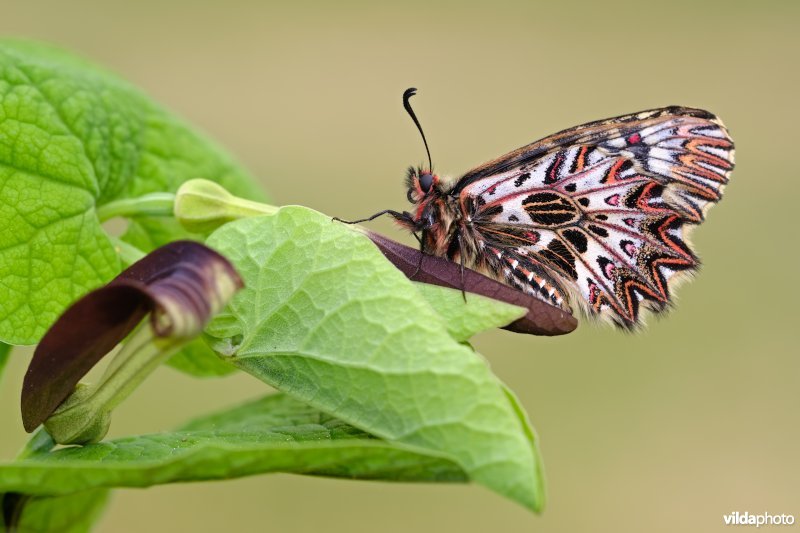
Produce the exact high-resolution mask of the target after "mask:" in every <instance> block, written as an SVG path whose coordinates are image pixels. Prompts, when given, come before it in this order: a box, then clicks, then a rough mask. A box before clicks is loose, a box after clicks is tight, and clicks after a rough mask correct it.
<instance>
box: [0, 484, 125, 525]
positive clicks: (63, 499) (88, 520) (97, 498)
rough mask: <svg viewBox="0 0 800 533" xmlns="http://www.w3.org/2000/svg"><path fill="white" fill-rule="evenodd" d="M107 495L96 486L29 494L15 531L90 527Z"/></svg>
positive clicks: (100, 511) (103, 504)
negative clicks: (71, 491)
mask: <svg viewBox="0 0 800 533" xmlns="http://www.w3.org/2000/svg"><path fill="white" fill-rule="evenodd" d="M0 496H1V495H0ZM108 496H109V491H108V490H106V489H94V490H87V491H83V492H78V493H76V494H70V495H68V496H43V497H33V498H26V500H25V502H24V506H23V508H22V514H21V516H20V518H19V521H18V522H17V529H16V531H18V532H19V533H84V532H87V531H91V529H92V526H93V525H94V523H95V521H96V520H97V519H98V518H99V517H100V515H101V514H102V512H103V509H104V508H105V506H106V503H107V502H108ZM4 531H6V530H5V529H4V528H3V526H2V524H0V532H4Z"/></svg>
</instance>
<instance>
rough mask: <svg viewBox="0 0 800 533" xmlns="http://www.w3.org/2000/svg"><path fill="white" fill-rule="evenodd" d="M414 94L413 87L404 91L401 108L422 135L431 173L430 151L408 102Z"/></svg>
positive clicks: (415, 92) (415, 91)
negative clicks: (404, 109)
mask: <svg viewBox="0 0 800 533" xmlns="http://www.w3.org/2000/svg"><path fill="white" fill-rule="evenodd" d="M415 94H417V89H415V88H414V87H411V88H409V89H406V92H404V93H403V107H405V108H406V111H407V112H408V114H409V115H411V120H413V121H414V124H416V125H417V129H418V130H419V133H420V135H422V142H423V143H425V151H426V152H427V153H428V168H429V169H430V170H431V172H433V162H432V161H431V151H430V150H429V149H428V141H427V139H425V132H424V131H422V126H421V125H420V123H419V120H417V115H416V114H415V113H414V110H413V109H411V104H410V103H409V100H410V99H411V97H412V96H414V95H415Z"/></svg>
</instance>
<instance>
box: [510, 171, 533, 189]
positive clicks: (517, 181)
mask: <svg viewBox="0 0 800 533" xmlns="http://www.w3.org/2000/svg"><path fill="white" fill-rule="evenodd" d="M530 178H531V173H530V172H526V173H525V174H521V175H520V176H519V177H518V178H517V179H515V180H514V187H521V186H522V184H523V183H525V182H526V181H528V180H529V179H530Z"/></svg>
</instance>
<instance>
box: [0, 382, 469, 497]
mask: <svg viewBox="0 0 800 533" xmlns="http://www.w3.org/2000/svg"><path fill="white" fill-rule="evenodd" d="M265 472H289V473H298V474H313V475H323V476H335V477H346V478H358V479H382V480H394V481H449V482H459V481H465V480H466V476H465V475H464V473H463V471H462V470H461V469H459V468H458V466H457V465H455V464H454V463H453V462H451V461H448V460H447V459H446V458H442V457H440V456H437V455H436V454H430V453H428V454H426V453H422V452H420V451H418V450H410V449H407V448H404V447H402V446H398V445H396V444H392V443H390V442H385V441H382V440H379V439H376V438H374V437H373V436H371V435H369V434H367V433H364V432H363V431H361V430H358V429H356V428H354V427H351V426H349V425H347V424H345V423H344V422H342V421H341V420H337V419H335V418H333V417H331V416H329V415H327V414H324V413H320V412H319V411H317V410H315V409H313V408H312V407H309V406H308V405H304V404H302V403H300V402H297V401H296V400H293V399H291V398H289V397H287V396H285V395H282V394H274V395H270V396H267V397H265V398H263V399H261V400H257V401H254V402H251V403H249V404H246V405H244V406H241V407H237V408H234V409H229V410H226V411H223V412H221V413H217V414H214V415H211V416H207V417H203V418H201V419H198V420H195V421H194V422H192V423H190V424H188V425H186V426H185V427H183V428H182V429H180V430H178V431H175V432H172V433H159V434H153V435H142V436H136V437H128V438H121V439H116V440H111V441H107V442H101V443H97V444H89V445H86V446H82V447H68V448H61V449H58V450H55V451H52V452H43V453H33V454H31V455H29V456H27V457H26V458H24V459H22V460H18V461H15V462H12V463H6V464H0V492H18V493H23V494H33V495H65V494H70V493H73V492H78V491H84V490H88V489H94V488H99V487H147V486H150V485H156V484H162V483H174V482H180V481H196V480H209V479H229V478H234V477H240V476H247V475H252V474H259V473H265Z"/></svg>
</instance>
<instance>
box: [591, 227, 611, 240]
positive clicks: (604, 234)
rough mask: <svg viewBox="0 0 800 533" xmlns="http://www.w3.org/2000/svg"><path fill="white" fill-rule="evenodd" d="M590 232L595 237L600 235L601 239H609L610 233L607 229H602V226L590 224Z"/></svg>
mask: <svg viewBox="0 0 800 533" xmlns="http://www.w3.org/2000/svg"><path fill="white" fill-rule="evenodd" d="M589 230H591V232H592V233H594V234H595V235H599V236H600V237H608V231H606V229H605V228H601V227H600V226H595V225H594V224H589Z"/></svg>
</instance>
